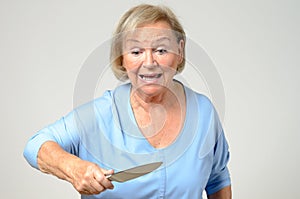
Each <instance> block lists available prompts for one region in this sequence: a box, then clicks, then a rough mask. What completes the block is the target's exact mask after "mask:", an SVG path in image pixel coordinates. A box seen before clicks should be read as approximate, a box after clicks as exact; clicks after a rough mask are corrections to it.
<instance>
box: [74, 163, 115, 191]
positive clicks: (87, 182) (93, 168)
mask: <svg viewBox="0 0 300 199" xmlns="http://www.w3.org/2000/svg"><path fill="white" fill-rule="evenodd" d="M75 164H76V165H73V169H72V170H71V171H70V172H71V175H70V177H71V179H69V181H70V182H71V183H72V185H73V186H74V188H75V189H76V190H77V191H78V192H79V193H80V194H86V195H91V194H99V193H101V192H103V191H105V190H106V189H113V188H114V186H113V184H112V183H111V181H110V180H108V179H107V178H106V177H105V174H113V170H104V169H101V168H100V167H98V165H96V164H94V163H91V162H88V161H84V160H78V161H76V163H75Z"/></svg>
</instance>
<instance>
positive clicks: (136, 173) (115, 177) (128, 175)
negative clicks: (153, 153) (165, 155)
mask: <svg viewBox="0 0 300 199" xmlns="http://www.w3.org/2000/svg"><path fill="white" fill-rule="evenodd" d="M161 164H162V162H154V163H150V164H145V165H141V166H137V167H133V168H130V169H126V170H123V171H120V172H117V173H114V174H112V175H108V176H106V178H107V179H109V180H111V181H116V182H126V181H128V180H132V179H134V178H137V177H140V176H143V175H145V174H147V173H150V172H152V171H154V170H155V169H157V168H158V167H159V166H160V165H161Z"/></svg>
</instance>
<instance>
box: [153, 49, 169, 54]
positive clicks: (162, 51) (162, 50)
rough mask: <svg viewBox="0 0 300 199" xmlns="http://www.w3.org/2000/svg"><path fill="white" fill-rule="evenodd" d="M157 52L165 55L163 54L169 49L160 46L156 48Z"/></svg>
mask: <svg viewBox="0 0 300 199" xmlns="http://www.w3.org/2000/svg"><path fill="white" fill-rule="evenodd" d="M156 52H157V53H158V54H159V55H163V54H166V53H167V52H168V51H167V50H166V49H164V48H158V49H156Z"/></svg>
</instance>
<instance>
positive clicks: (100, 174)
mask: <svg viewBox="0 0 300 199" xmlns="http://www.w3.org/2000/svg"><path fill="white" fill-rule="evenodd" d="M113 173H114V171H113V170H105V169H102V168H100V170H99V171H97V172H95V173H94V176H95V179H96V180H97V181H98V182H99V183H100V184H101V185H102V186H103V187H104V188H105V189H113V188H114V185H113V184H112V183H111V181H110V180H108V179H107V178H106V175H110V174H113Z"/></svg>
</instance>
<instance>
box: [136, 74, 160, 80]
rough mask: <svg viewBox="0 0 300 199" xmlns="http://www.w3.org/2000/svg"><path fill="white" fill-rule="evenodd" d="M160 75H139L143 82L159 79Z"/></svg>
mask: <svg viewBox="0 0 300 199" xmlns="http://www.w3.org/2000/svg"><path fill="white" fill-rule="evenodd" d="M161 75H162V74H157V75H139V76H140V77H141V78H142V79H143V80H145V81H152V80H153V79H157V78H160V77H161Z"/></svg>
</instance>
